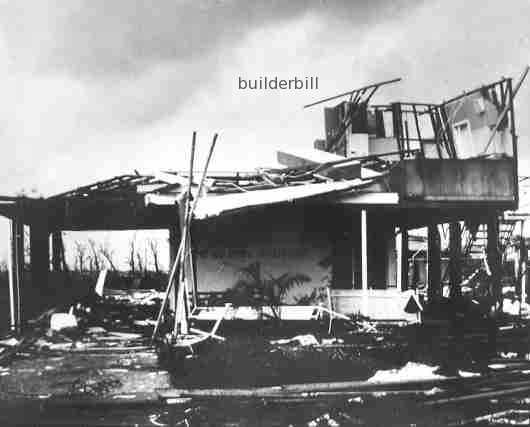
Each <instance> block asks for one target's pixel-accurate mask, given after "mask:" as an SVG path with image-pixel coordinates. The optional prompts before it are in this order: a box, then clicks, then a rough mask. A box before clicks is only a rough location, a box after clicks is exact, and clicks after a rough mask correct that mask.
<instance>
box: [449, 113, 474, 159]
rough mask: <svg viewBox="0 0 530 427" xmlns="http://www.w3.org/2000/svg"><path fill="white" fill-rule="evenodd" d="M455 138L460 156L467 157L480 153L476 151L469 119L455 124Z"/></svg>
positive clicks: (457, 152)
mask: <svg viewBox="0 0 530 427" xmlns="http://www.w3.org/2000/svg"><path fill="white" fill-rule="evenodd" d="M453 139H454V142H455V148H456V154H457V156H458V157H460V158H467V157H472V156H476V155H477V154H479V153H477V152H475V147H474V145H473V136H472V134H471V126H470V124H469V120H462V121H461V122H458V123H455V124H454V125H453Z"/></svg>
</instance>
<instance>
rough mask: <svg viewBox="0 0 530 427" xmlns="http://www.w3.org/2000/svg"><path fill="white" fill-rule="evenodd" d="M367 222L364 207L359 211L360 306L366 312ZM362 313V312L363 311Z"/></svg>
mask: <svg viewBox="0 0 530 427" xmlns="http://www.w3.org/2000/svg"><path fill="white" fill-rule="evenodd" d="M367 233H368V223H367V218H366V209H363V210H362V211H361V283H362V292H363V296H362V307H363V311H365V312H366V310H367V304H368V234H367ZM363 314H364V313H363Z"/></svg>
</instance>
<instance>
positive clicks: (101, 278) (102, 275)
mask: <svg viewBox="0 0 530 427" xmlns="http://www.w3.org/2000/svg"><path fill="white" fill-rule="evenodd" d="M107 272H108V270H107V269H106V268H105V269H103V270H101V271H100V272H99V275H98V280H97V282H96V287H95V288H94V291H95V292H96V294H97V295H99V296H100V297H103V288H104V286H105V279H106V278H107Z"/></svg>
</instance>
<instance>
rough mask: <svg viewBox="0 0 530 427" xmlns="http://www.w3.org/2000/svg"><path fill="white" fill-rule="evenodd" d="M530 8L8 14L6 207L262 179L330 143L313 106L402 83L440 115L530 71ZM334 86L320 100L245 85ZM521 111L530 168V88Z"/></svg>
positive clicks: (179, 6) (35, 6) (125, 8)
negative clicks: (217, 178) (297, 154)
mask: <svg viewBox="0 0 530 427" xmlns="http://www.w3.org/2000/svg"><path fill="white" fill-rule="evenodd" d="M529 9H530V5H529V3H528V2H526V1H522V0H521V1H513V2H510V7H507V5H506V3H501V2H496V3H495V2H494V3H491V4H488V5H487V7H486V6H485V5H484V4H483V2H479V1H469V2H459V1H456V0H453V1H439V0H432V1H414V0H407V1H405V0H402V1H397V2H396V1H383V0H378V1H372V2H365V1H346V0H343V1H326V0H320V1H316V0H315V1H310V0H308V1H305V0H296V1H289V2H285V1H280V0H265V1H244V0H230V1H178V0H157V1H156V2H152V1H143V2H142V1H135V0H113V1H105V0H90V1H89V0H69V1H68V2H58V1H52V0H43V1H39V2H30V1H27V0H19V1H16V2H14V1H7V0H3V1H2V0H0V93H1V94H2V102H0V139H1V140H2V141H3V147H2V148H3V153H2V154H3V155H2V158H1V159H0V171H1V172H0V178H1V179H0V193H4V194H12V193H15V192H16V191H19V190H20V189H21V188H26V189H31V188H33V187H36V188H37V189H38V190H39V191H40V192H42V193H45V194H50V193H55V192H59V191H64V190H67V189H68V188H72V187H75V186H77V185H81V184H85V183H87V182H90V181H92V180H97V179H103V178H106V177H109V176H111V175H115V174H118V173H123V172H129V171H131V170H132V169H134V168H138V169H141V170H152V169H158V168H185V167H186V163H187V161H186V158H187V155H188V146H189V140H190V135H191V132H192V131H193V130H195V129H197V130H199V138H200V139H199V143H200V144H201V152H200V155H201V159H203V158H204V152H205V150H206V147H207V145H208V142H209V140H210V138H211V136H212V134H213V132H215V131H220V132H221V137H220V140H219V145H218V148H217V151H216V153H215V155H214V165H213V167H214V168H215V169H222V170H226V169H232V168H239V169H250V168H252V167H254V166H257V165H263V164H267V163H271V162H272V161H273V160H274V155H273V148H274V147H277V146H292V147H307V146H309V145H311V144H312V142H313V140H314V139H315V138H317V137H320V136H322V134H323V120H322V110H321V109H320V108H314V109H309V110H302V108H301V106H302V105H303V104H305V103H307V102H308V101H312V100H315V99H319V98H321V97H324V96H327V95H332V94H334V93H338V92H342V91H345V90H348V89H350V88H353V87H356V86H359V85H362V84H365V83H367V82H372V81H378V80H386V79H389V78H394V77H403V78H404V80H403V82H402V83H400V84H397V85H393V86H389V87H387V88H385V89H384V90H381V92H380V93H378V95H377V97H378V98H377V100H378V101H387V100H391V99H393V100H396V99H397V100H400V99H401V100H425V101H438V100H440V99H443V98H448V97H450V96H452V95H455V94H457V93H458V92H460V91H462V90H464V89H468V88H471V87H474V86H477V85H480V84H482V83H486V82H488V81H492V80H494V79H497V78H499V77H500V76H502V75H508V76H510V75H511V76H517V75H518V74H519V72H520V70H521V69H522V67H523V65H524V64H526V63H528V62H529V60H530V29H529V28H530V27H528V25H527V23H526V20H527V17H528V16H530V10H529ZM240 75H241V76H247V77H249V78H251V77H253V76H260V75H278V76H280V77H281V76H286V77H290V76H292V75H299V76H303V75H317V76H319V83H320V90H319V91H318V92H316V91H315V92H313V93H312V92H258V91H239V90H238V89H237V87H236V85H237V77H238V76H240ZM528 85H530V81H529V82H527V85H526V86H524V87H523V89H522V91H521V94H520V95H519V96H518V99H517V104H516V113H517V116H518V117H520V119H519V120H518V128H519V135H520V146H521V154H522V156H523V160H522V162H521V164H522V165H525V167H526V165H527V162H525V160H524V158H528V157H530V151H529V150H530V149H528V148H526V147H527V146H528V144H527V143H526V140H527V139H528V135H530V125H529V124H528V123H527V122H526V121H525V120H523V118H524V117H526V116H527V115H528V113H529V112H530V97H528V93H529V92H528V91H529V89H528V87H530V86H528ZM522 173H525V172H524V171H522Z"/></svg>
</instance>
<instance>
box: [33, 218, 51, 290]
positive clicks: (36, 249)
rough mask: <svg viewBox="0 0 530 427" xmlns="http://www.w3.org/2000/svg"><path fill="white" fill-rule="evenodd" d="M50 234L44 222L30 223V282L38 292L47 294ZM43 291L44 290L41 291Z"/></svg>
mask: <svg viewBox="0 0 530 427" xmlns="http://www.w3.org/2000/svg"><path fill="white" fill-rule="evenodd" d="M49 239H50V234H49V232H48V228H47V225H46V223H43V222H38V223H33V224H31V225H30V243H29V249H30V262H31V283H32V286H33V288H34V289H38V290H39V293H40V294H41V295H42V294H45V295H47V294H48V293H49V289H48V273H49V271H50V240H49ZM43 291H44V292H43Z"/></svg>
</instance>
